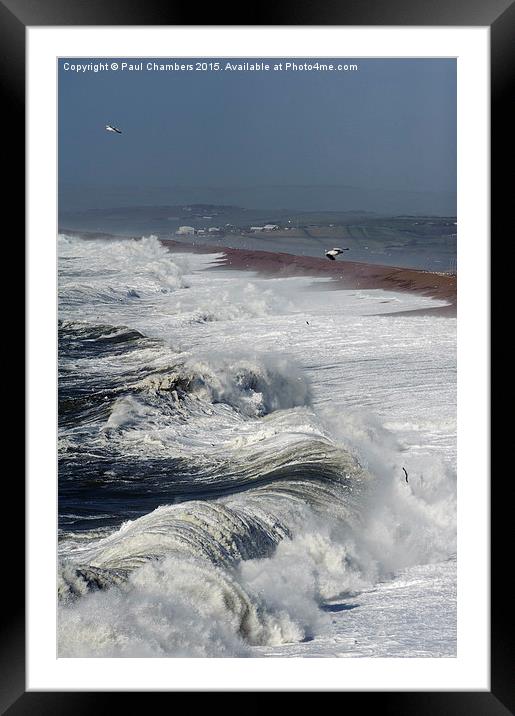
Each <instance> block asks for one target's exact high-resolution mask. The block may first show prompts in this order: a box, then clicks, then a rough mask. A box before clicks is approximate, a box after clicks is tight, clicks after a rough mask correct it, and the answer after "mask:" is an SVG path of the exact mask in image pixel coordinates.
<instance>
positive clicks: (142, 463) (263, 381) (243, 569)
mask: <svg viewBox="0 0 515 716" xmlns="http://www.w3.org/2000/svg"><path fill="white" fill-rule="evenodd" d="M218 258H219V255H217V254H204V255H203V254H192V253H188V252H187V251H185V252H184V253H177V252H175V253H170V252H169V251H168V250H167V249H166V248H165V246H164V245H163V244H162V243H161V242H160V241H159V239H158V238H157V237H156V236H144V237H141V238H140V239H138V240H133V239H129V238H127V239H123V238H119V239H113V238H111V239H91V238H81V237H80V236H77V235H74V236H71V235H67V234H65V233H63V234H60V235H59V238H58V267H59V285H58V294H59V301H58V369H59V390H58V393H59V395H58V398H59V401H58V421H59V438H58V454H59V470H58V515H59V524H58V537H59V539H58V555H57V561H58V575H57V582H58V583H57V594H58V654H59V656H61V657H242V658H249V657H250V658H255V657H259V658H267V657H281V658H289V657H308V658H309V657H327V658H331V657H342V658H351V657H355V658H360V657H428V658H431V657H432V658H434V657H455V656H456V319H455V318H453V317H449V316H445V317H443V316H438V315H434V314H429V313H428V314H427V315H424V313H423V311H421V310H420V309H425V308H433V307H436V306H439V305H444V302H442V301H437V300H435V299H431V298H427V297H424V296H420V295H415V294H410V293H407V292H402V293H400V292H399V293H398V292H391V291H388V292H387V291H383V290H379V289H377V290H372V289H367V290H355V289H352V290H343V289H341V288H340V289H335V290H327V288H328V283H331V281H330V279H325V278H313V277H307V276H303V277H291V276H285V277H282V276H280V275H275V276H274V277H273V278H264V277H262V276H260V275H258V274H257V273H255V272H253V271H252V270H247V271H237V270H230V269H227V268H224V267H223V266H220V264H219V263H218V261H217V259H218ZM410 310H414V311H415V310H416V312H415V313H413V314H412V315H410V314H409V311H410ZM396 314H399V315H396Z"/></svg>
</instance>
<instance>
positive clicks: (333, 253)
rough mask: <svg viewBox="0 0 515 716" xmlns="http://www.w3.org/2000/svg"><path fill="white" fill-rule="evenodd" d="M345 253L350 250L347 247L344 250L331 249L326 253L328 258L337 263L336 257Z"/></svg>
mask: <svg viewBox="0 0 515 716" xmlns="http://www.w3.org/2000/svg"><path fill="white" fill-rule="evenodd" d="M344 251H349V249H348V248H347V247H346V248H344V249H339V248H335V249H330V250H329V251H326V252H325V255H326V256H327V258H328V259H330V260H331V261H336V257H337V256H338V255H339V254H342V253H343V252H344Z"/></svg>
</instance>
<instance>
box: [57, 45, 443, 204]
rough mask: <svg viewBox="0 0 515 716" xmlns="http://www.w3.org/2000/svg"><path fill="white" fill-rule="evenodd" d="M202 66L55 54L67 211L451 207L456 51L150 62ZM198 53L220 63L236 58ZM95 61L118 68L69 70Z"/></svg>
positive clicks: (63, 193) (62, 184) (62, 181)
mask: <svg viewBox="0 0 515 716" xmlns="http://www.w3.org/2000/svg"><path fill="white" fill-rule="evenodd" d="M197 61H198V60H196V59H195V58H187V59H184V58H183V59H175V58H156V59H152V58H145V59H141V58H132V59H126V58H124V59H121V58H120V59H117V60H116V62H117V63H118V70H113V69H112V63H113V62H115V60H114V59H113V58H108V59H105V58H81V59H80V60H78V59H76V58H70V59H66V58H63V59H61V60H60V61H59V124H58V138H59V145H58V149H59V196H60V209H77V208H80V209H85V208H106V207H109V206H127V205H137V204H142V205H153V204H156V205H157V204H175V203H185V202H188V203H218V204H237V205H240V206H248V207H250V208H292V209H302V208H306V209H309V210H316V209H320V210H330V209H333V210H345V209H356V208H360V209H365V210H372V211H374V210H384V209H382V208H381V204H384V206H387V205H388V203H389V202H390V204H392V206H395V210H397V211H398V210H402V211H404V212H405V213H409V210H410V207H413V206H415V204H417V202H418V204H420V202H422V204H423V205H424V206H425V204H426V203H427V205H428V208H431V207H432V206H433V207H434V208H435V211H434V213H447V214H454V213H455V191H456V61H455V60H454V59H373V60H370V59H369V60H366V59H353V58H346V59H343V60H342V59H338V60H331V59H328V58H323V59H320V62H325V63H330V62H333V64H334V65H336V64H337V63H347V64H350V63H354V64H357V65H358V70H357V71H347V72H344V71H316V70H311V71H299V70H297V71H291V70H290V71H286V70H285V69H284V66H285V64H284V63H286V62H287V61H290V62H291V59H289V60H287V59H284V58H283V59H281V58H270V59H263V58H260V59H256V58H248V59H247V60H245V61H247V62H266V63H268V64H269V65H270V66H271V67H273V66H274V65H276V64H277V63H279V62H281V61H282V62H283V69H282V70H277V71H271V70H270V71H261V72H257V71H256V72H251V71H235V72H230V71H226V70H225V69H223V70H221V71H212V70H208V71H196V70H193V71H190V70H183V71H180V70H179V71H175V70H174V71H159V70H158V71H149V70H147V69H146V66H147V63H154V62H156V63H158V64H162V63H172V64H173V63H174V62H177V63H182V64H185V63H188V64H191V65H193V66H195V64H196V62H197ZM201 61H202V62H207V63H209V62H217V61H218V62H220V65H221V67H223V68H225V64H226V62H227V61H228V60H225V59H220V58H213V59H212V60H209V59H206V58H202V59H201ZM241 61H244V60H241ZM315 61H316V60H314V59H310V60H305V59H298V60H295V62H296V63H298V64H299V65H300V64H302V63H304V62H310V63H314V62H315ZM122 62H126V63H127V64H133V65H137V64H138V63H140V62H142V63H143V70H133V71H130V70H129V69H128V68H125V69H124V70H122V69H121V63H122ZM230 62H231V63H236V62H238V60H234V59H231V60H230ZM66 63H68V64H66ZM89 63H91V64H97V65H98V64H99V63H105V64H106V65H107V66H109V69H105V70H101V71H98V72H94V71H92V70H87V71H85V72H76V71H74V70H72V69H66V68H67V67H69V66H70V65H72V64H80V65H88V64H89ZM106 124H113V125H115V126H117V127H119V128H120V129H121V130H122V134H121V135H118V134H112V133H110V132H106V131H105V125H106ZM415 198H416V200H415ZM351 203H354V204H356V203H358V204H359V203H361V204H362V205H361V206H359V207H357V206H351V205H350V204H351ZM271 204H276V206H271ZM445 209H447V211H445Z"/></svg>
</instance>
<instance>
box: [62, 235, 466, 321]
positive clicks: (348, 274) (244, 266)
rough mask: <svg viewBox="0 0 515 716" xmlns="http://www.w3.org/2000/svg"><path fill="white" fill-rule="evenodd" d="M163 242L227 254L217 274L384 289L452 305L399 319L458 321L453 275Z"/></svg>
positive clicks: (189, 250) (180, 249) (218, 263)
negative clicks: (246, 272) (428, 317)
mask: <svg viewBox="0 0 515 716" xmlns="http://www.w3.org/2000/svg"><path fill="white" fill-rule="evenodd" d="M59 231H60V232H62V233H67V234H69V235H75V236H81V237H83V238H85V239H88V238H89V239H122V238H123V239H129V238H132V239H136V238H138V237H136V236H132V237H131V236H116V235H113V234H108V233H103V232H87V231H71V230H66V229H59ZM159 240H160V242H161V243H162V244H163V245H164V246H166V248H167V249H168V250H169V251H171V252H172V253H198V254H222V256H221V257H220V258H219V259H217V261H216V269H219V268H223V269H227V270H238V271H243V270H249V271H256V272H257V273H258V274H259V275H260V276H262V277H264V278H267V277H268V278H273V277H277V276H282V277H286V276H292V277H293V276H313V277H316V278H331V279H332V282H331V283H330V284H328V290H340V289H354V290H355V289H382V290H384V291H400V292H403V291H406V292H409V293H417V294H420V295H423V296H428V297H430V298H435V299H437V300H440V301H446V302H447V305H446V306H436V307H434V308H425V309H416V310H412V311H403V312H401V313H396V314H395V315H396V316H399V315H409V316H413V315H431V316H438V317H455V316H456V303H457V277H456V275H453V274H443V273H434V272H430V271H422V270H420V269H406V268H398V267H394V266H384V265H379V264H367V263H358V262H356V261H344V260H339V261H338V260H337V261H328V260H327V259H326V258H322V257H320V258H316V257H311V256H298V255H295V254H289V253H275V252H271V251H250V250H247V249H235V248H229V247H221V246H213V245H210V244H186V243H183V242H182V241H175V240H174V239H161V238H160V239H159ZM383 315H389V314H383Z"/></svg>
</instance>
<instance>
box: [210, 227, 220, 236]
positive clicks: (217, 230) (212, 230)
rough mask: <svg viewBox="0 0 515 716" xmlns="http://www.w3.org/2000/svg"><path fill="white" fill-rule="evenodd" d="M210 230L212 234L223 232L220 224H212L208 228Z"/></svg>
mask: <svg viewBox="0 0 515 716" xmlns="http://www.w3.org/2000/svg"><path fill="white" fill-rule="evenodd" d="M208 232H209V233H210V234H221V233H222V232H221V230H220V228H219V227H218V226H210V227H209V229H208Z"/></svg>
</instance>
